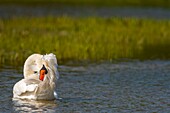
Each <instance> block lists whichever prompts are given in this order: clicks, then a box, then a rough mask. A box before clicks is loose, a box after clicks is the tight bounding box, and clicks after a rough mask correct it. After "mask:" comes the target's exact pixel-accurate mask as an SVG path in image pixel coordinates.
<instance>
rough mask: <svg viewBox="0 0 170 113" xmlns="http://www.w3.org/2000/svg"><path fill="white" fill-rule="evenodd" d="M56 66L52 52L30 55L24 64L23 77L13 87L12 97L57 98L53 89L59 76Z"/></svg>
mask: <svg viewBox="0 0 170 113" xmlns="http://www.w3.org/2000/svg"><path fill="white" fill-rule="evenodd" d="M57 66H58V64H57V59H56V57H55V55H54V54H52V53H51V54H47V55H40V54H33V55H31V56H30V57H29V58H28V59H27V60H26V62H25V64H24V79H22V80H20V81H19V82H17V83H16V84H15V85H14V87H13V98H20V99H33V100H52V99H55V98H57V93H56V90H55V88H56V81H57V79H58V78H59V73H58V71H57ZM33 72H36V73H35V74H34V73H33Z"/></svg>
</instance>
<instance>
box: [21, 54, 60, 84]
mask: <svg viewBox="0 0 170 113" xmlns="http://www.w3.org/2000/svg"><path fill="white" fill-rule="evenodd" d="M57 67H58V64H57V59H56V56H55V55H54V54H53V53H50V54H46V55H40V54H32V55H31V56H29V57H28V58H27V60H26V61H25V64H24V78H29V77H31V78H32V77H33V78H34V79H39V80H41V81H43V80H44V79H45V78H46V76H45V75H49V76H51V77H52V79H58V78H59V73H58V70H57Z"/></svg>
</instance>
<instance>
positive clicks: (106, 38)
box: [0, 17, 170, 63]
mask: <svg viewBox="0 0 170 113" xmlns="http://www.w3.org/2000/svg"><path fill="white" fill-rule="evenodd" d="M169 28H170V21H169V20H152V19H135V18H133V19H130V18H124V19H122V18H96V17H89V18H72V17H39V18H38V17H35V18H26V17H20V18H13V19H0V61H1V62H5V61H14V62H17V63H18V62H23V61H24V60H25V59H26V58H27V57H28V56H29V55H30V54H32V53H42V54H44V53H50V52H53V53H55V54H56V55H57V58H58V59H59V60H60V61H63V60H69V59H71V60H97V61H99V60H112V59H119V58H130V59H133V58H135V59H153V58H158V59H169V58H170V50H169V48H170V31H169Z"/></svg>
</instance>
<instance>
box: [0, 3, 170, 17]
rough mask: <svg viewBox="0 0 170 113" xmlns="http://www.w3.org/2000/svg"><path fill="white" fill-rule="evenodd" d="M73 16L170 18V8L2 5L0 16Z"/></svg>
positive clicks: (0, 6)
mask: <svg viewBox="0 0 170 113" xmlns="http://www.w3.org/2000/svg"><path fill="white" fill-rule="evenodd" d="M49 15H50V16H72V17H90V16H93V17H94V16H97V17H135V18H154V19H170V9H164V8H142V7H141V8H140V7H136V8H133V7H90V6H89V7H88V6H82V7H80V6H60V5H56V6H55V5H53V6H22V5H0V17H1V18H11V17H18V16H29V17H30V16H32V17H34V16H36V17H42V16H49Z"/></svg>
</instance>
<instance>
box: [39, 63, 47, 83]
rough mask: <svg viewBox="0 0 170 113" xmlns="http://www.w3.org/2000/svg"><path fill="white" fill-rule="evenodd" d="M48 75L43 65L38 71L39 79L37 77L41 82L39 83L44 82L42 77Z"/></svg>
mask: <svg viewBox="0 0 170 113" xmlns="http://www.w3.org/2000/svg"><path fill="white" fill-rule="evenodd" d="M47 73H48V71H47V69H46V68H45V66H44V65H43V67H42V68H41V70H40V77H39V79H40V80H41V81H43V80H44V77H45V74H47Z"/></svg>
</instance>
